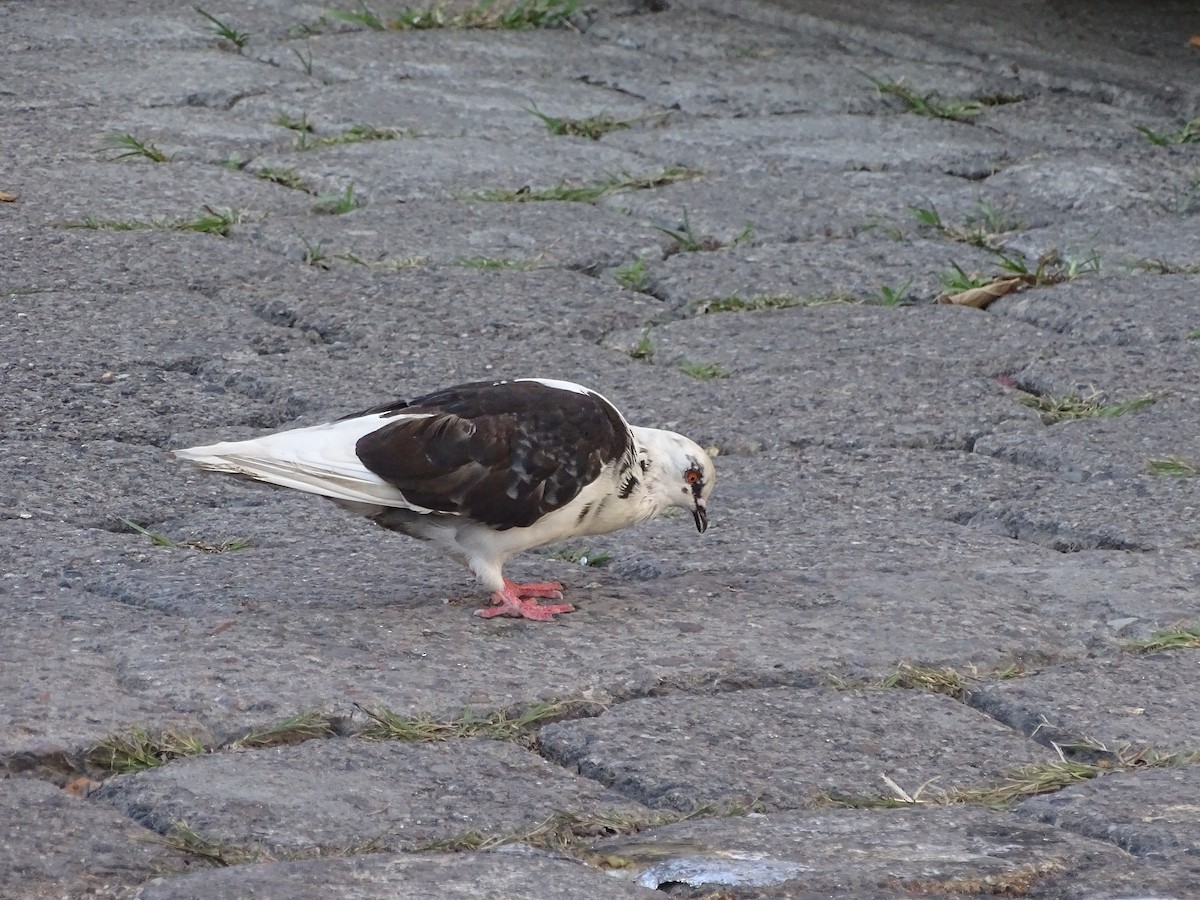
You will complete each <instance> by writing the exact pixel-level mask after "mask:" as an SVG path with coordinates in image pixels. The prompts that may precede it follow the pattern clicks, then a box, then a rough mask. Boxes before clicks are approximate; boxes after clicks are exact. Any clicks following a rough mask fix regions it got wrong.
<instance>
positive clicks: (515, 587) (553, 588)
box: [504, 578, 563, 600]
mask: <svg viewBox="0 0 1200 900" xmlns="http://www.w3.org/2000/svg"><path fill="white" fill-rule="evenodd" d="M504 587H505V588H506V589H507V590H508V591H511V592H512V593H513V594H514V595H515V596H517V597H519V598H520V599H522V600H528V599H529V598H531V597H547V598H549V599H551V600H561V599H562V598H563V594H562V585H561V584H559V583H558V582H557V581H534V582H530V583H527V584H519V583H518V582H516V581H509V580H508V579H507V578H506V579H504Z"/></svg>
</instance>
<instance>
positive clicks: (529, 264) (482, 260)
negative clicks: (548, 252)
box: [455, 256, 542, 272]
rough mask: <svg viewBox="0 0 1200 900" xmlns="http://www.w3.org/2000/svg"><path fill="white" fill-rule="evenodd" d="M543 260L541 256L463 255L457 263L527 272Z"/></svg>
mask: <svg viewBox="0 0 1200 900" xmlns="http://www.w3.org/2000/svg"><path fill="white" fill-rule="evenodd" d="M541 262H542V259H541V257H537V258H534V259H510V258H506V257H501V256H462V257H459V258H458V259H457V260H455V264H456V265H460V266H464V267H466V268H468V269H499V270H503V271H508V272H527V271H529V270H530V269H536V268H537V267H538V266H539V265H540V264H541Z"/></svg>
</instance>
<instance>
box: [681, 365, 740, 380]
mask: <svg viewBox="0 0 1200 900" xmlns="http://www.w3.org/2000/svg"><path fill="white" fill-rule="evenodd" d="M679 371H680V372H682V373H683V374H684V375H690V376H691V377H692V378H696V379H698V380H700V381H712V380H713V379H715V378H728V377H729V370H728V369H726V368H725V367H724V366H722V365H721V364H720V363H704V362H692V361H690V360H684V361H683V362H681V363H680V364H679Z"/></svg>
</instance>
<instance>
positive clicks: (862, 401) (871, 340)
mask: <svg viewBox="0 0 1200 900" xmlns="http://www.w3.org/2000/svg"><path fill="white" fill-rule="evenodd" d="M933 332H936V333H937V335H938V340H937V341H936V342H930V341H928V340H926V337H927V336H928V335H929V334H930V333H933ZM637 334H640V332H637V333H628V334H626V333H614V334H613V335H612V336H611V337H610V341H612V342H613V343H618V342H622V341H623V342H624V343H626V344H628V343H629V342H630V341H631V340H636V336H637ZM651 339H652V340H653V342H654V344H655V347H656V349H655V353H654V359H653V364H654V365H655V366H665V367H669V368H671V369H676V368H678V366H679V364H680V363H683V362H687V361H691V362H702V363H710V364H718V365H720V366H722V367H723V368H724V369H725V370H726V371H727V372H728V373H729V377H728V378H724V379H713V380H709V381H706V382H703V383H696V379H690V378H688V377H686V376H684V375H681V374H680V375H677V376H676V379H677V381H678V382H679V383H680V384H688V385H689V392H690V393H692V394H694V395H695V396H699V397H704V398H705V402H704V404H703V406H704V409H705V412H706V418H707V419H709V422H708V423H706V427H708V428H709V429H710V430H717V427H716V425H715V423H716V421H719V422H720V423H721V425H720V430H721V431H725V432H729V431H733V432H735V433H737V434H739V436H741V437H742V438H743V439H749V440H758V441H764V440H770V439H775V440H778V439H780V438H782V439H784V440H786V441H787V442H788V443H790V444H792V445H795V446H805V445H807V444H810V443H821V444H824V445H826V446H830V447H834V448H843V449H851V448H864V447H883V446H918V447H930V446H933V447H938V448H941V449H949V448H955V449H963V448H967V447H969V446H970V444H971V442H972V441H973V440H974V439H975V438H976V437H978V436H979V435H982V434H986V433H990V432H994V431H1001V432H1003V431H1006V430H1009V429H1011V428H1015V427H1021V423H1022V422H1023V421H1027V420H1029V419H1030V418H1031V416H1032V413H1031V412H1030V410H1028V409H1026V408H1024V407H1022V406H1021V405H1020V404H1018V403H1016V402H1015V400H1014V399H1013V398H1012V396H1011V390H1006V389H1005V388H1004V387H1003V386H1002V385H1001V384H1000V383H998V382H997V381H996V380H995V376H997V375H1000V374H1002V373H1004V372H1008V371H1012V370H1014V369H1018V368H1019V367H1020V366H1021V365H1023V364H1024V363H1025V361H1026V360H1027V359H1028V358H1029V356H1030V355H1035V354H1036V353H1037V352H1038V349H1037V348H1039V347H1040V346H1042V344H1043V342H1044V338H1043V337H1042V336H1041V335H1039V334H1038V332H1037V331H1036V330H1035V329H1033V328H1032V327H1030V326H1026V325H1024V323H1015V322H1012V321H1011V320H1006V319H1002V318H999V317H993V316H987V315H986V314H985V315H980V314H978V313H977V311H975V310H967V309H960V308H954V307H949V306H938V307H927V308H926V307H918V308H914V309H891V308H881V307H850V308H849V309H846V308H837V307H816V308H809V309H785V310H780V311H765V312H758V313H753V314H747V313H740V314H725V315H708V316H702V317H700V318H694V319H688V320H684V321H679V322H671V323H669V324H667V325H664V326H662V327H659V328H656V329H654V331H653V333H652V334H651ZM849 372H862V373H864V374H866V373H870V374H871V377H870V378H869V379H867V380H865V381H862V382H859V381H856V380H854V379H852V378H850V377H849V374H848V373H849ZM795 379H799V380H800V383H801V384H803V390H796V389H795V388H794V387H792V388H787V387H785V385H787V384H792V383H794V381H795ZM709 398H712V399H709Z"/></svg>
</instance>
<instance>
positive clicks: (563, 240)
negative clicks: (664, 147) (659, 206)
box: [255, 201, 665, 299]
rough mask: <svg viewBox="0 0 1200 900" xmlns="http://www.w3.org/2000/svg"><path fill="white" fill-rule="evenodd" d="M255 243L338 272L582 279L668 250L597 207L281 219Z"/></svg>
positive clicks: (477, 206)
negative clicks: (312, 257)
mask: <svg viewBox="0 0 1200 900" xmlns="http://www.w3.org/2000/svg"><path fill="white" fill-rule="evenodd" d="M347 225H350V226H352V227H347ZM255 239H256V243H259V245H260V246H263V247H269V248H271V249H272V250H274V251H276V252H278V253H280V254H282V255H284V256H286V257H287V258H289V259H300V258H301V257H302V255H303V254H304V253H305V251H309V252H311V248H313V247H319V248H320V250H321V252H323V253H324V254H325V255H326V257H327V259H328V265H330V266H334V265H338V264H339V263H341V264H343V265H344V264H345V263H344V260H342V259H339V257H340V256H344V255H345V254H353V255H354V257H355V258H356V259H359V260H362V261H364V262H366V263H369V264H374V265H379V266H381V267H386V266H387V265H388V264H389V261H394V262H396V263H405V262H407V263H409V264H411V265H413V267H414V268H417V267H420V268H424V267H427V266H431V265H464V266H466V267H468V268H471V267H474V268H487V267H489V265H490V266H491V267H494V268H497V269H504V268H506V266H507V267H510V268H514V269H521V268H531V269H532V268H566V269H571V270H575V271H595V270H599V269H603V268H608V267H613V266H620V265H623V264H626V263H629V262H631V261H632V260H633V259H635V258H637V257H638V256H639V255H642V254H645V255H653V256H658V255H659V253H660V252H661V251H660V247H661V245H662V244H663V243H664V242H665V241H664V237H663V235H662V233H661V232H658V231H655V230H654V229H652V228H650V227H649V226H647V225H644V224H641V223H639V222H636V221H634V220H630V219H629V218H628V217H625V216H621V215H618V214H616V213H613V212H610V211H608V210H604V209H600V208H598V207H594V206H588V205H584V206H582V207H581V206H580V205H579V204H577V203H565V202H546V203H536V204H534V203H456V204H446V203H440V202H435V201H413V202H410V203H405V204H404V205H403V206H399V207H390V206H383V207H371V208H369V209H366V210H363V211H362V212H361V213H357V214H355V216H354V220H353V221H350V220H348V219H346V218H345V217H337V218H334V217H332V216H322V217H313V216H301V217H294V218H285V217H276V218H272V219H271V220H270V221H267V222H264V223H263V224H262V226H261V227H259V228H257V229H256V230H255ZM581 289H582V285H581ZM564 295H565V292H564ZM642 299H644V298H642Z"/></svg>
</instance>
